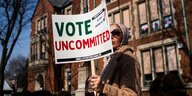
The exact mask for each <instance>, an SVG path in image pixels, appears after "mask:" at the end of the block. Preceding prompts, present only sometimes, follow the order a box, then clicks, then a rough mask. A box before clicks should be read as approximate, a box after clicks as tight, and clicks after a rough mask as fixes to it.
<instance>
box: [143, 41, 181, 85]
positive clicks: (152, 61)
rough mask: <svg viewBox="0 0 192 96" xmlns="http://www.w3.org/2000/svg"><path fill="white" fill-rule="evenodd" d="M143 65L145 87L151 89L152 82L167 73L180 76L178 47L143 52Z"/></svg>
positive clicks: (157, 48) (165, 46)
mask: <svg viewBox="0 0 192 96" xmlns="http://www.w3.org/2000/svg"><path fill="white" fill-rule="evenodd" d="M164 57H165V58H164ZM141 64H142V73H143V86H144V87H149V86H150V84H151V82H152V80H154V79H155V78H156V77H158V76H161V75H164V74H166V73H173V74H177V75H178V62H177V54H176V45H175V44H169V45H164V46H160V47H154V48H148V49H144V50H141Z"/></svg>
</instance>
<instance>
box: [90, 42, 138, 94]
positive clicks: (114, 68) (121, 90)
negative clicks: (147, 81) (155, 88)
mask: <svg viewBox="0 0 192 96" xmlns="http://www.w3.org/2000/svg"><path fill="white" fill-rule="evenodd" d="M102 74H103V75H101V78H102V82H103V84H104V88H103V92H102V93H99V95H98V96H141V90H140V89H141V88H140V76H141V73H140V65H139V62H138V61H137V59H136V58H135V57H134V55H133V50H132V49H131V48H130V47H129V46H128V45H122V46H121V47H119V48H118V49H117V51H116V52H114V54H113V55H112V56H111V59H110V61H109V63H108V65H107V66H106V67H105V69H104V70H103V73H102ZM88 96H91V95H88Z"/></svg>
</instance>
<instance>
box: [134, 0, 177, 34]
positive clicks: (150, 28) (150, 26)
mask: <svg viewBox="0 0 192 96" xmlns="http://www.w3.org/2000/svg"><path fill="white" fill-rule="evenodd" d="M149 1H150V0H138V1H137V2H136V4H137V14H138V16H137V18H138V26H139V28H138V30H139V37H142V36H146V35H150V34H152V33H155V32H162V31H164V30H167V29H173V28H174V24H175V23H174V16H173V4H172V2H171V1H170V0H168V1H169V2H168V3H169V5H170V6H169V10H170V14H169V15H165V16H164V15H163V14H164V13H163V7H162V6H163V5H162V3H159V2H160V1H161V0H157V1H156V2H157V13H158V19H154V20H152V18H151V11H150V7H151V6H152V5H150V2H149ZM141 3H145V7H146V18H147V22H146V23H143V24H140V21H141V20H140V12H139V4H141ZM168 17H169V18H171V20H170V22H171V23H170V25H169V26H168V27H165V24H166V23H165V18H168ZM155 21H158V22H159V25H158V28H157V29H156V30H154V27H153V23H154V22H155ZM146 24H147V25H148V30H147V32H145V33H143V32H142V28H141V27H142V26H143V25H146Z"/></svg>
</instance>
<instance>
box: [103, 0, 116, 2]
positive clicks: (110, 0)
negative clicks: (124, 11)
mask: <svg viewBox="0 0 192 96" xmlns="http://www.w3.org/2000/svg"><path fill="white" fill-rule="evenodd" d="M105 1H106V3H110V2H112V1H115V0H105Z"/></svg>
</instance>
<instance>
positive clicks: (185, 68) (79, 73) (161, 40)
mask: <svg viewBox="0 0 192 96" xmlns="http://www.w3.org/2000/svg"><path fill="white" fill-rule="evenodd" d="M181 1H182V0H106V2H107V9H108V16H109V22H110V23H113V22H116V23H123V24H125V25H126V26H127V27H128V28H129V29H130V32H131V38H130V40H129V45H130V46H132V48H133V49H134V54H135V55H136V57H137V58H138V60H139V62H140V64H141V71H142V79H141V86H142V91H143V96H147V95H148V90H149V87H150V84H151V82H152V81H153V80H154V79H155V78H156V77H157V76H160V75H162V74H167V73H173V74H177V75H179V76H180V77H181V78H182V80H183V81H184V82H185V84H186V88H187V89H188V92H190V90H191V88H192V83H191V82H192V72H191V68H192V67H191V64H190V61H191V59H190V56H191V50H192V47H191V45H192V27H191V26H192V23H191V22H192V19H189V18H190V17H191V16H192V11H191V10H190V5H192V1H190V0H185V3H184V4H185V7H184V8H185V13H186V20H187V21H186V22H185V21H184V17H185V16H184V15H183V7H182V2H181ZM55 4H56V3H51V0H49V1H48V0H39V1H38V4H37V6H36V9H35V11H34V14H33V17H32V27H31V37H30V38H31V39H30V40H31V41H30V45H31V47H30V56H29V60H30V63H29V82H28V83H29V85H28V89H29V90H30V91H35V90H41V89H44V90H50V91H51V92H59V91H61V90H65V91H71V92H72V93H73V94H83V93H81V92H83V91H84V81H85V80H86V77H87V76H88V75H90V74H91V71H90V69H91V68H90V62H81V63H76V64H62V65H55V64H54V52H53V42H52V41H53V35H52V34H53V33H52V27H51V26H52V23H51V15H52V14H82V13H85V12H88V11H91V10H93V9H94V7H96V6H98V5H99V4H100V0H68V2H67V4H65V5H64V6H63V7H62V8H61V7H58V6H56V5H55ZM185 23H186V24H187V27H185ZM186 33H188V34H186ZM104 62H105V58H101V59H98V60H95V63H96V73H97V74H100V73H101V70H102V67H103V63H104ZM189 94H190V93H189ZM78 96H80V95H78ZM82 96H83V95H82Z"/></svg>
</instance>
